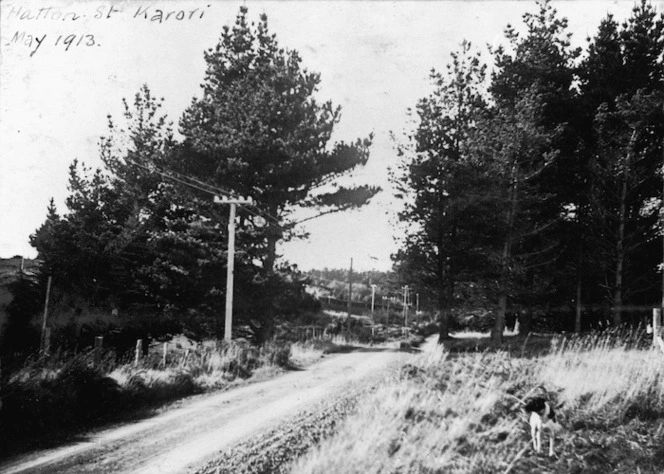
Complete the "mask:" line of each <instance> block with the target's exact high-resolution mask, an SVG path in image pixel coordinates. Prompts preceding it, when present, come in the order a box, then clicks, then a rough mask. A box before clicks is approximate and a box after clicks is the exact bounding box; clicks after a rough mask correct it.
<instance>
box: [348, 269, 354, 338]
mask: <svg viewBox="0 0 664 474" xmlns="http://www.w3.org/2000/svg"><path fill="white" fill-rule="evenodd" d="M352 299H353V259H352V258H351V259H350V270H349V271H348V332H350V313H351V309H352V308H351V300H352Z"/></svg>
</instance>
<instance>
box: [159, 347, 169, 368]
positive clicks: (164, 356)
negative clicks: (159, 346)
mask: <svg viewBox="0 0 664 474" xmlns="http://www.w3.org/2000/svg"><path fill="white" fill-rule="evenodd" d="M167 351H168V342H164V354H163V355H162V357H161V365H163V366H164V367H166V352H167Z"/></svg>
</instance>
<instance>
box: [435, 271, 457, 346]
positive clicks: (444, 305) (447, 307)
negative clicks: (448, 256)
mask: <svg viewBox="0 0 664 474" xmlns="http://www.w3.org/2000/svg"><path fill="white" fill-rule="evenodd" d="M447 283H448V284H447V285H446V287H445V288H441V291H440V293H439V296H438V298H439V299H438V309H439V310H440V317H439V318H438V325H439V326H440V329H439V331H438V342H439V343H441V342H442V341H443V340H444V339H449V337H450V319H451V317H452V311H451V302H452V295H453V294H454V286H453V284H452V282H449V281H448V282H447Z"/></svg>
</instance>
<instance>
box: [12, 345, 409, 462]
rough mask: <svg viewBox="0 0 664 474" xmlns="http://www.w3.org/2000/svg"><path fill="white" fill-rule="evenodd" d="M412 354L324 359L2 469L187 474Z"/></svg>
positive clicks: (376, 352) (370, 352) (27, 457)
mask: <svg viewBox="0 0 664 474" xmlns="http://www.w3.org/2000/svg"><path fill="white" fill-rule="evenodd" d="M408 357H412V354H409V353H406V352H399V351H397V350H390V349H382V350H381V349H376V350H363V351H357V352H351V353H347V354H338V355H332V356H327V357H326V358H325V359H323V360H322V361H321V362H319V363H316V364H314V365H312V366H310V367H308V368H306V369H304V370H298V371H292V372H289V373H287V374H285V375H283V376H280V377H278V378H275V379H272V380H268V381H265V382H260V383H255V384H252V385H248V386H245V387H242V388H238V389H235V390H231V391H228V392H224V393H220V394H215V395H211V396H207V397H203V398H199V399H192V400H189V401H185V402H184V403H183V404H182V405H181V406H180V407H177V408H174V409H173V410H170V411H167V412H165V413H163V414H161V415H159V416H156V417H154V418H150V419H147V420H143V421H140V422H136V423H133V424H129V425H125V426H122V427H119V428H114V429H109V430H106V431H101V432H97V433H93V434H89V435H87V436H85V437H83V440H82V441H79V442H77V443H75V444H72V445H69V446H64V447H61V448H57V449H53V450H47V451H41V452H35V453H31V454H28V455H23V456H21V457H19V458H15V459H10V460H8V461H6V462H5V463H4V464H0V472H3V473H7V474H13V473H111V472H112V473H141V474H148V473H160V474H167V473H186V472H194V471H195V470H196V469H197V468H200V467H201V466H203V465H205V464H206V463H210V462H212V461H213V460H214V459H215V458H216V457H218V456H220V455H221V453H224V452H225V451H227V450H229V449H231V448H232V447H233V446H235V445H237V444H239V443H241V442H243V441H245V440H247V439H249V438H251V437H252V436H258V435H260V434H261V433H265V432H267V431H268V430H270V429H273V428H274V427H275V426H277V425H278V424H279V423H284V422H286V421H288V420H289V418H294V417H296V416H297V415H298V413H299V412H301V411H302V410H304V409H306V408H307V407H311V406H312V405H315V404H317V403H320V402H321V401H322V400H325V399H326V397H334V396H339V394H343V393H344V392H348V391H351V390H354V389H356V388H357V387H358V386H361V385H362V384H366V383H368V382H369V381H371V380H375V379H376V378H377V377H383V376H384V375H385V373H386V369H388V368H389V367H391V366H393V365H395V364H397V363H398V362H399V361H403V360H404V359H405V358H408Z"/></svg>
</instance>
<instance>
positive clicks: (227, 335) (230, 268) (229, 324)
mask: <svg viewBox="0 0 664 474" xmlns="http://www.w3.org/2000/svg"><path fill="white" fill-rule="evenodd" d="M214 202H215V204H229V205H230V216H229V218H228V259H227V264H226V322H225V326H224V339H225V340H226V341H230V340H231V332H232V330H233V273H234V269H235V212H236V207H237V205H238V204H253V202H254V201H253V199H251V198H250V197H246V198H244V197H242V196H240V197H237V198H229V197H226V196H223V197H221V198H219V196H215V197H214Z"/></svg>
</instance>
